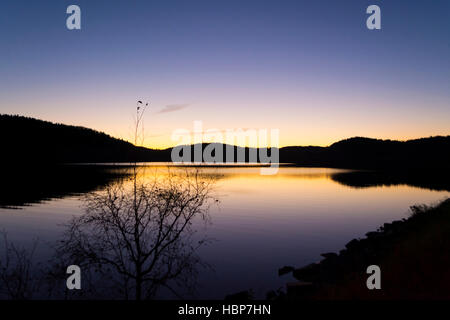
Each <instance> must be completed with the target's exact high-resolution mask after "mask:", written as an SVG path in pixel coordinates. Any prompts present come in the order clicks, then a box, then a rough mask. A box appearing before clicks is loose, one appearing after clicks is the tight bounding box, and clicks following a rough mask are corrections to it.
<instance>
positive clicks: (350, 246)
mask: <svg viewBox="0 0 450 320" xmlns="http://www.w3.org/2000/svg"><path fill="white" fill-rule="evenodd" d="M345 247H346V248H347V249H348V250H353V249H357V248H358V247H359V240H357V239H353V240H351V241H350V242H349V243H347V244H346V245H345Z"/></svg>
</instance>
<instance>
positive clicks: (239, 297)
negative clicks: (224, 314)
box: [225, 290, 253, 301]
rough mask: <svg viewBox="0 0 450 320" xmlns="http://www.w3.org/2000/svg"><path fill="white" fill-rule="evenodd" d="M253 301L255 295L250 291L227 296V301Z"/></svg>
mask: <svg viewBox="0 0 450 320" xmlns="http://www.w3.org/2000/svg"><path fill="white" fill-rule="evenodd" d="M252 299H253V293H252V292H251V291H250V290H246V291H241V292H237V293H233V294H229V295H227V296H225V300H226V301H249V300H252Z"/></svg>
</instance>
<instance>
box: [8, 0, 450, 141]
mask: <svg viewBox="0 0 450 320" xmlns="http://www.w3.org/2000/svg"><path fill="white" fill-rule="evenodd" d="M70 4H77V5H79V6H80V7H81V11H82V30H80V31H69V30H67V29H66V27H65V20H66V18H67V14H66V13H65V11H66V8H67V6H68V5H70ZM371 4H377V5H379V6H380V7H381V10H382V30H379V31H369V30H368V29H367V28H366V26H365V21H366V18H367V16H368V15H367V14H366V13H365V11H366V8H367V6H369V5H371ZM139 99H141V100H149V101H150V102H151V109H150V110H149V111H148V113H147V114H146V118H145V126H146V140H145V143H146V145H147V146H151V147H167V146H171V145H173V144H174V142H172V141H171V139H170V137H171V134H172V132H173V130H175V129H177V128H186V129H191V128H192V126H193V121H194V120H202V121H203V126H204V129H210V128H216V129H219V130H224V129H232V128H255V129H259V128H267V129H271V128H276V129H279V130H280V143H281V145H282V146H284V145H309V144H315V145H328V144H330V143H332V142H334V141H337V140H339V139H342V138H347V137H351V136H370V137H376V138H393V139H409V138H417V137H422V136H430V135H447V134H450V126H449V124H450V1H439V0H428V1H425V0H420V1H406V0H405V1H401V0H395V1H393V0H390V1H376V0H371V1H364V0H346V1H335V0H333V1H331V0H330V1H321V0H316V1H312V0H311V1H300V0H297V1H284V0H281V1H280V0H277V1H275V0H274V1H262V0H258V1H247V0H241V1H234V0H232V1H229V0H228V1H214V0H209V1H196V0H189V1H172V0H165V1H162V0H161V1H130V0H128V1H99V0H87V1H83V0H71V1H65V0H57V1H45V0H43V1H20V0H14V1H12V0H2V2H1V5H0V113H13V114H22V115H27V116H33V117H37V118H41V119H45V120H51V121H56V122H62V123H67V124H76V125H83V126H87V127H91V128H95V129H98V130H101V131H105V132H107V133H109V134H111V135H113V136H116V137H119V138H124V139H130V137H131V134H132V129H131V128H132V116H133V112H134V108H135V102H136V100H139ZM167 106H169V107H167ZM163 111H166V112H163Z"/></svg>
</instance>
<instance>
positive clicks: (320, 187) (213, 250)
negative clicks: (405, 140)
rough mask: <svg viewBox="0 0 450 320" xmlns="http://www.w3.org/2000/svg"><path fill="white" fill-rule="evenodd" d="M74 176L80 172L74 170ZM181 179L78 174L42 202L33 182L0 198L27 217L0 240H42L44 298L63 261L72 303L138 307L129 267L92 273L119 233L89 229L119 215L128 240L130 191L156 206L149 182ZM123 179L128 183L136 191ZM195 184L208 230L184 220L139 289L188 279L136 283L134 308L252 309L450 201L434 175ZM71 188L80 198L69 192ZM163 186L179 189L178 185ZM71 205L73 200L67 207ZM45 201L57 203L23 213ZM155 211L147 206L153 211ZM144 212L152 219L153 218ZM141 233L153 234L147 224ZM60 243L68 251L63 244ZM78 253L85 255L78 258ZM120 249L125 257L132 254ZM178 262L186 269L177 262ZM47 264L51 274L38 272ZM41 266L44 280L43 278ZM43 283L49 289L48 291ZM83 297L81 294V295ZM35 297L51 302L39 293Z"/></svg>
mask: <svg viewBox="0 0 450 320" xmlns="http://www.w3.org/2000/svg"><path fill="white" fill-rule="evenodd" d="M84 169H86V167H83V170H84ZM144 169H145V170H144ZM111 170H112V171H111ZM195 170H197V169H196V168H189V169H188V171H187V172H188V173H189V172H190V173H193V172H195ZM185 171H186V169H185V168H170V169H169V170H168V169H167V168H165V167H161V166H160V167H147V168H142V169H141V171H140V172H139V173H138V175H137V176H135V175H134V174H133V171H132V168H130V167H128V168H113V167H109V169H108V170H106V172H107V175H106V176H104V175H99V176H96V175H94V174H92V177H94V178H93V179H88V176H90V174H84V176H82V173H80V172H79V174H72V175H65V177H66V178H67V181H66V182H65V183H64V185H65V186H67V187H63V188H61V189H60V190H63V189H65V190H67V193H66V194H64V193H63V192H60V193H55V192H53V191H51V192H48V191H46V192H44V193H42V192H41V191H40V190H39V189H38V188H37V187H36V186H37V185H39V183H38V180H34V181H33V182H30V184H28V186H27V187H26V188H28V190H30V191H27V192H26V196H24V197H23V198H21V195H20V191H18V190H20V188H19V189H15V190H16V191H15V192H18V194H17V195H16V196H15V198H13V200H14V201H11V200H10V199H9V198H8V197H5V196H4V195H3V196H2V199H3V200H2V201H3V202H2V203H4V204H8V205H9V206H11V205H15V206H19V205H20V204H27V203H28V204H30V203H33V205H32V206H28V207H24V208H23V210H20V211H17V210H9V209H0V224H1V225H2V228H4V229H6V230H7V231H8V235H9V236H10V237H11V243H14V244H15V243H17V248H21V245H23V246H24V247H25V248H27V250H29V249H30V248H32V247H33V241H32V240H31V239H32V238H33V237H35V236H39V237H40V238H42V240H43V241H41V244H42V246H39V247H38V248H37V250H36V253H35V255H34V257H35V258H40V262H41V264H40V266H41V267H42V268H44V269H45V270H44V272H43V273H42V274H45V275H46V277H47V278H46V279H47V280H52V281H53V282H52V281H50V282H49V286H50V287H52V288H55V287H56V288H59V289H58V290H59V291H58V290H56V291H55V289H52V290H53V292H54V293H53V296H58V297H64V296H65V294H66V292H63V291H61V288H63V289H64V287H65V279H66V277H67V275H66V274H65V269H64V268H63V267H62V266H63V265H64V264H72V263H73V262H71V261H72V260H75V261H77V262H78V263H80V264H83V263H84V264H86V265H85V267H87V268H88V270H89V273H88V274H87V275H85V276H84V279H85V280H86V282H84V284H85V285H86V288H84V289H83V290H82V292H81V293H79V294H80V296H79V297H80V298H83V299H88V298H101V297H117V298H125V299H126V298H129V299H134V298H136V296H138V295H139V294H138V293H137V291H136V287H137V286H138V285H136V280H137V279H138V278H140V277H139V276H137V275H136V273H132V272H130V270H132V269H133V268H134V270H137V269H136V265H134V267H133V263H130V264H127V265H126V268H125V267H122V268H121V269H120V270H121V271H124V270H127V273H126V276H125V277H124V276H122V275H121V273H120V272H119V269H117V266H113V265H108V264H104V263H99V262H97V263H96V262H95V261H96V260H97V259H99V258H100V257H103V259H105V258H106V259H107V260H108V261H116V260H114V259H112V257H113V256H114V253H115V251H114V248H116V246H113V245H112V244H110V245H109V246H107V247H106V248H102V242H104V240H105V239H104V237H105V236H107V235H109V234H110V233H109V232H111V234H112V235H113V234H115V233H114V230H115V231H120V228H115V229H114V228H113V229H111V230H110V228H112V227H110V226H108V227H107V231H105V229H104V228H105V225H104V226H102V224H101V222H102V221H103V220H100V219H99V218H100V217H102V215H101V214H100V213H103V214H104V213H105V212H110V213H111V212H112V213H113V212H115V211H114V210H117V208H119V207H120V208H126V207H128V208H131V210H128V211H126V212H128V213H129V214H128V216H129V217H128V218H127V219H126V220H124V221H126V222H127V223H129V227H127V228H131V229H132V227H131V226H132V225H133V220H134V221H135V222H136V220H135V219H133V214H132V213H133V210H132V209H133V208H134V206H133V204H134V201H133V198H134V197H135V196H136V199H138V198H143V199H145V198H146V197H147V196H146V197H144V195H145V194H146V193H142V194H139V192H138V191H139V190H142V186H143V185H145V186H146V188H149V190H152V194H154V195H151V196H150V195H148V196H150V200H151V201H150V202H151V203H154V202H155V201H156V200H158V199H159V200H158V201H162V199H165V198H158V197H156V195H158V192H156V191H157V189H155V185H154V184H152V182H154V181H159V183H158V184H159V185H160V186H161V188H162V189H161V190H165V189H164V188H169V186H171V184H170V183H168V182H167V179H168V177H169V176H170V175H171V174H175V175H177V174H180V173H183V172H185ZM219 174H220V175H219ZM11 176H13V175H11ZM56 176H57V174H56V175H54V177H48V178H46V179H47V180H46V181H44V182H43V184H44V185H48V186H51V187H50V188H49V187H44V189H45V190H52V189H56V190H57V189H58V183H59V182H58V183H57V181H58V179H59V178H58V177H56ZM78 176H79V177H84V178H85V179H81V178H79V177H78ZM30 177H31V176H30ZM97 177H101V179H97ZM104 177H107V179H104ZM135 178H137V180H136V181H138V183H137V185H136V189H135V187H134V181H135ZM199 178H201V179H206V180H208V179H212V180H214V185H215V192H214V195H213V198H220V200H221V201H220V206H212V207H210V210H209V214H208V217H210V218H211V223H209V224H208V228H207V234H206V231H205V229H204V228H205V227H204V226H205V222H206V221H207V220H208V219H203V218H202V217H201V215H197V216H196V217H197V218H196V219H193V220H191V222H192V224H188V225H189V227H190V228H191V231H192V232H191V233H187V235H188V236H187V238H186V237H184V236H180V237H179V240H178V241H175V242H174V245H175V243H176V244H177V245H176V247H174V248H173V249H171V251H170V253H171V254H175V255H174V256H172V258H170V259H169V258H167V257H169V256H170V255H167V256H164V257H166V258H164V259H161V260H158V261H159V263H155V265H156V266H158V267H157V269H154V270H159V272H156V273H155V274H152V276H151V277H149V278H148V279H150V278H151V279H153V280H155V279H157V278H158V277H160V276H161V275H164V272H163V270H164V269H163V268H164V267H168V266H169V265H170V264H169V260H173V261H179V262H178V263H176V265H177V266H179V265H181V264H182V263H181V262H180V261H186V263H185V265H186V266H187V265H188V263H187V262H188V261H190V263H191V264H190V265H191V266H192V268H189V267H185V269H184V271H186V273H184V275H180V276H179V277H177V278H171V279H168V278H170V277H168V278H167V280H168V281H167V282H166V283H167V284H168V286H165V285H163V284H162V283H164V281H160V283H158V284H157V285H156V283H157V282H154V284H153V285H152V284H151V281H148V282H147V283H145V284H142V280H143V279H141V280H139V281H138V282H141V289H140V291H141V293H140V295H141V297H142V298H151V297H156V298H161V297H177V295H179V294H180V293H183V294H182V296H183V297H195V298H210V299H222V298H223V297H224V296H225V295H227V294H232V293H235V292H239V291H242V290H247V289H254V292H255V297H257V298H264V297H265V294H266V293H267V291H269V290H271V289H277V288H279V287H281V286H284V284H285V282H286V281H288V280H286V279H285V278H281V279H280V278H279V277H278V269H279V267H280V266H283V265H296V266H299V265H306V264H308V263H311V262H314V261H316V260H318V259H320V254H321V253H323V252H330V251H338V250H340V249H341V248H342V247H343V246H344V245H345V243H347V242H348V241H349V240H350V239H353V238H356V237H360V236H363V235H364V234H365V233H366V232H368V231H372V230H376V229H377V228H378V227H379V226H380V225H382V224H383V223H385V222H390V221H392V220H395V219H401V218H403V217H405V214H406V213H407V210H408V208H409V206H411V205H414V204H417V203H427V204H430V203H433V202H435V201H438V200H441V199H443V198H445V197H446V196H448V195H449V193H448V190H450V188H449V181H450V180H449V179H448V177H446V176H445V175H444V174H430V175H423V176H422V177H421V176H419V175H415V176H414V175H413V174H400V173H396V174H393V173H389V174H387V173H370V172H354V171H350V170H337V169H327V168H296V167H283V168H280V170H279V173H278V174H277V175H275V176H261V175H260V174H259V168H253V167H245V168H212V167H211V168H204V169H202V170H201V174H200V175H199ZM27 179H28V178H27V177H26V176H25V175H24V176H23V178H21V180H22V182H20V183H17V185H18V186H20V184H21V183H22V184H23V183H25V182H26V181H28V180H27ZM42 179H44V177H42ZM201 179H200V180H201ZM83 180H88V181H83ZM89 180H90V181H89ZM76 181H78V182H76ZM2 183H3V189H7V187H6V186H7V185H8V183H9V182H8V180H3V181H2ZM25 184H26V183H25ZM80 185H82V186H83V187H82V188H81V187H80V188H79V187H76V188H75V186H80ZM32 186H35V187H36V188H34V190H35V192H34V193H33V192H32V191H31V187H32ZM172 186H173V187H174V188H175V187H177V186H180V188H181V187H182V186H181V184H180V183H179V182H177V183H175V184H172ZM83 190H84V191H83ZM173 190H176V189H173ZM6 192H12V191H9V190H7V191H6ZM83 192H84V193H83ZM77 193H78V195H77V196H76V197H73V196H72V195H73V194H77ZM80 194H83V195H80ZM168 194H170V193H168ZM54 196H55V197H56V198H58V197H62V198H63V199H60V200H57V201H47V202H44V203H40V204H34V202H39V201H42V200H44V199H49V198H53V197H54ZM116 196H117V199H115V197H116ZM141 196H142V197H141ZM155 197H156V198H155ZM119 199H123V202H122V206H119V202H118V201H119ZM91 200H92V201H91ZM93 200H95V201H93ZM158 201H157V203H163V202H158ZM138 202H139V201H138ZM141 203H146V201H143V202H141ZM152 208H155V209H154V210H156V208H157V206H152ZM160 208H161V207H160ZM158 210H159V209H158ZM138 211H139V210H138ZM89 212H90V213H89ZM139 212H140V211H139ZM156 212H157V211H152V214H153V217H157V216H158V215H155V213H156ZM89 214H90V215H91V218H90V219H87V220H83V219H86V218H87V217H89ZM110 216H113V215H110ZM126 216H127V215H124V216H123V217H126ZM71 219H72V220H71ZM118 221H120V220H118ZM152 221H158V220H152ZM62 223H63V224H65V225H66V226H67V225H69V226H70V228H69V229H67V228H63V227H61V224H62ZM107 225H108V224H107ZM121 225H123V223H122V224H121ZM138 225H139V224H138ZM149 226H151V228H152V229H151V230H153V231H154V230H156V229H157V226H158V223H155V224H149ZM102 228H103V229H102ZM72 231H73V232H72ZM195 231H197V232H195ZM64 232H65V233H64ZM154 234H155V233H152V232H149V233H148V235H149V237H150V238H148V240H147V242H146V245H147V247H145V248H146V250H145V251H146V252H147V253H146V254H144V256H145V255H148V252H149V251H150V250H151V247H152V243H153V244H154V243H155V238H154V236H153V235H154ZM129 235H130V236H131V234H129ZM206 235H209V238H211V237H212V238H214V239H215V241H214V242H212V243H205V242H201V243H202V246H199V247H196V245H197V244H198V241H202V240H204V239H205V236H206ZM62 239H64V240H65V241H66V242H64V243H61V242H60V243H59V244H60V245H59V246H57V248H58V249H59V251H58V252H59V254H57V257H58V259H62V260H61V261H59V260H57V259H55V255H54V253H53V251H52V250H53V249H55V248H54V247H53V248H52V249H51V250H50V249H45V248H46V247H45V244H46V243H56V242H58V241H61V240H62ZM70 239H72V240H73V241H72V242H71V241H69V240H70ZM110 239H113V238H112V237H110ZM119 239H120V238H119ZM185 240H186V241H185ZM111 241H112V240H111ZM128 242H130V241H121V242H120V245H119V247H120V246H122V247H123V248H124V249H129V245H127V243H128ZM111 243H112V242H111ZM182 243H184V244H185V245H184V246H183V245H182ZM86 244H92V246H89V247H86V246H85V245H86ZM205 244H207V245H205ZM169 247H170V246H169ZM192 247H194V248H195V249H196V250H195V254H192V255H191V256H190V257H191V258H193V260H189V259H187V258H186V257H187V256H189V254H188V253H187V251H185V250H188V249H189V250H190V248H192ZM42 248H44V249H42ZM132 248H134V250H135V249H136V248H137V247H132ZM178 248H183V250H184V251H183V250H182V251H181V253H178V254H176V252H177V251H176V250H175V249H178ZM2 252H3V251H2ZM99 252H100V253H102V254H104V256H102V255H101V254H99ZM133 254H134V256H136V254H137V251H129V253H127V254H126V255H125V256H124V259H125V257H127V258H126V260H127V261H129V260H130V258H132V257H133ZM52 257H53V258H52ZM80 257H82V259H81V258H80ZM149 257H150V256H149ZM183 257H184V258H185V259H187V260H183ZM86 258H88V259H86ZM150 258H151V257H150ZM168 259H169V260H168ZM48 260H50V262H51V263H48V262H47V261H48ZM107 260H102V261H103V262H106V261H107ZM131 260H132V259H131ZM2 261H3V260H2ZM117 261H120V259H119V260H117ZM146 262H148V261H147V260H146ZM194 262H195V263H194ZM203 263H207V264H209V265H211V266H213V267H214V271H213V270H210V269H203V268H201V266H202V265H203ZM58 265H59V267H58ZM50 266H52V268H53V271H52V270H47V269H48V268H50ZM55 266H56V267H57V268H59V269H57V270H59V271H58V272H56V271H55V269H54V267H55ZM99 266H101V268H100V267H99ZM173 267H175V265H174V266H173ZM10 270H11V269H10ZM172 270H175V269H172ZM49 271H50V272H49ZM10 274H11V273H10ZM49 274H50V275H51V276H50V277H49V276H48V275H49ZM158 275H159V276H158ZM141 278H143V277H142V276H141ZM145 279H147V278H145ZM189 279H190V280H189ZM169 280H170V281H169ZM194 280H197V281H195V282H194ZM144 282H145V281H144ZM169 282H170V284H169ZM51 283H53V284H54V285H53V284H52V285H50V284H51ZM100 283H101V284H102V285H100ZM186 283H187V284H188V285H187V286H186V285H185V284H186ZM61 284H62V285H63V286H62V287H61ZM87 287H89V288H90V290H87ZM168 287H170V288H171V289H172V290H173V291H174V292H171V291H170V290H171V289H168ZM189 287H190V288H189ZM114 288H116V289H114ZM117 288H122V290H120V289H117ZM192 288H195V289H196V291H197V292H196V295H195V296H193V295H192V294H193V293H192V292H191V290H189V289H192ZM41 290H43V289H41ZM44 291H46V292H47V291H51V290H50V289H48V288H46V289H45V290H44ZM56 292H57V294H56ZM71 294H73V293H71ZM42 296H43V297H46V295H42ZM67 297H69V296H67ZM72 298H77V297H72Z"/></svg>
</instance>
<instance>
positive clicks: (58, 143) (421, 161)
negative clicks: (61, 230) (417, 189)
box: [0, 115, 450, 170]
mask: <svg viewBox="0 0 450 320" xmlns="http://www.w3.org/2000/svg"><path fill="white" fill-rule="evenodd" d="M0 135H1V143H0V150H1V153H2V157H1V160H0V161H2V162H9V163H23V162H26V163H29V162H35V163H36V162H44V163H89V162H94V163H98V162H134V161H138V162H144V161H168V162H170V161H171V151H172V148H168V149H164V150H156V149H148V148H143V147H136V146H134V145H133V144H131V143H129V142H126V141H124V140H120V139H116V138H113V137H111V136H109V135H107V134H105V133H102V132H98V131H95V130H92V129H87V128H84V127H76V126H68V125H63V124H55V123H51V122H47V121H42V120H37V119H33V118H26V117H22V116H12V115H0ZM216 146H218V147H219V148H220V147H221V148H222V152H223V155H226V154H227V148H233V149H234V158H233V160H234V161H235V162H237V161H239V162H240V160H239V158H238V154H239V153H240V152H242V151H243V152H244V153H245V162H250V161H249V160H252V158H251V157H250V155H252V154H253V155H256V161H257V162H260V161H261V158H260V151H261V150H258V149H254V148H241V147H236V146H227V145H224V144H217V145H216ZM205 147H206V144H203V146H202V150H204V148H205ZM190 148H191V161H194V160H195V159H194V150H195V146H190ZM263 151H264V152H263V154H265V153H266V150H263ZM274 151H277V150H275V149H269V150H267V153H268V156H269V157H270V155H271V152H274ZM278 151H279V159H280V163H290V164H294V165H298V166H311V167H333V168H350V169H380V170H381V169H382V170H386V169H395V170H416V169H433V170H443V169H445V170H448V169H450V136H437V137H429V138H422V139H416V140H408V141H394V140H379V139H370V138H362V137H355V138H350V139H346V140H342V141H339V142H336V143H334V144H332V145H330V146H328V147H314V146H308V147H283V148H280V149H279V150H278ZM212 155H213V156H214V152H213V153H212ZM227 161H229V160H228V159H227Z"/></svg>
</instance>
